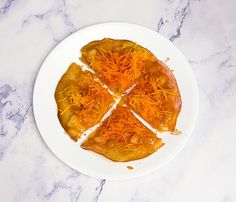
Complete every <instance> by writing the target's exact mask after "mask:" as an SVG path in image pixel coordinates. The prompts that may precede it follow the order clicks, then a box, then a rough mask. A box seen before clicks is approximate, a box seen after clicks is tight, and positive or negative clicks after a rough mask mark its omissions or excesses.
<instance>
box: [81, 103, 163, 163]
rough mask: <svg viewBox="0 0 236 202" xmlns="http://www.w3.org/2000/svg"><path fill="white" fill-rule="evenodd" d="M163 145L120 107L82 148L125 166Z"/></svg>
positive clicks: (124, 108)
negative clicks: (127, 162)
mask: <svg viewBox="0 0 236 202" xmlns="http://www.w3.org/2000/svg"><path fill="white" fill-rule="evenodd" d="M163 145H164V144H163V142H162V140H161V139H160V138H158V137H157V136H156V134H154V133H153V132H152V131H151V130H149V129H148V128H147V127H146V126H144V125H143V124H142V123H141V122H140V121H139V120H138V119H137V118H136V117H135V116H134V115H133V114H132V113H131V112H130V111H129V110H128V109H127V108H126V107H123V106H120V105H118V106H117V108H116V109H115V110H114V111H113V112H112V114H111V115H110V116H109V117H108V118H107V119H106V120H105V121H104V122H103V123H102V125H101V126H100V127H99V128H98V129H97V130H95V132H93V133H92V134H90V135H89V137H88V139H87V140H86V141H85V142H84V143H83V144H82V145H81V147H82V148H83V149H87V150H91V151H94V152H96V153H98V154H101V155H103V156H105V157H107V158H109V159H111V160H113V161H119V162H123V161H132V160H137V159H141V158H144V157H146V156H149V155H150V154H152V153H153V152H155V151H156V150H158V149H159V148H160V147H161V146H163Z"/></svg>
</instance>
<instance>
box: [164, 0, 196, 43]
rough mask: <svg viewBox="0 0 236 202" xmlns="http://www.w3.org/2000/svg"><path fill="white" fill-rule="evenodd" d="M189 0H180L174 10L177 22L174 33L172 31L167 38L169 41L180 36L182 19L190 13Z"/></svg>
mask: <svg viewBox="0 0 236 202" xmlns="http://www.w3.org/2000/svg"><path fill="white" fill-rule="evenodd" d="M190 12H191V9H190V0H187V1H186V0H182V1H180V4H179V6H178V7H177V8H176V11H175V16H174V18H175V21H176V23H177V28H176V33H173V34H172V35H171V36H170V37H169V39H170V41H172V42H173V41H174V40H176V39H177V38H179V37H180V36H181V29H182V27H183V24H184V21H185V20H186V17H187V16H188V15H189V14H190Z"/></svg>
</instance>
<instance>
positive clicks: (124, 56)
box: [81, 38, 156, 95]
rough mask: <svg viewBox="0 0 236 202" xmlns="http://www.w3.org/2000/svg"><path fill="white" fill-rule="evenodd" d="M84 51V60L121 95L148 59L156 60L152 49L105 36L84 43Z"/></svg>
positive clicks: (134, 79) (134, 80) (137, 75)
mask: <svg viewBox="0 0 236 202" xmlns="http://www.w3.org/2000/svg"><path fill="white" fill-rule="evenodd" d="M81 52H82V57H81V61H82V62H84V63H85V64H87V65H88V66H89V67H90V68H92V69H93V70H94V71H95V72H96V74H97V76H98V77H99V78H100V80H101V81H102V82H103V83H104V84H106V85H107V86H108V87H109V89H110V90H111V91H113V92H114V93H115V94H117V95H120V94H122V93H124V92H125V91H126V90H127V89H128V88H129V87H131V86H132V85H133V84H134V83H135V82H136V81H137V80H138V78H139V77H140V75H141V72H142V68H143V65H144V64H145V62H146V61H147V60H148V61H155V60H156V57H155V56H154V55H153V54H152V53H151V52H150V51H149V50H147V49H145V48H143V47H142V46H140V45H138V44H136V43H134V42H132V41H128V40H117V39H109V38H105V39H103V40H100V41H92V42H90V43H89V44H87V45H85V46H84V47H82V49H81Z"/></svg>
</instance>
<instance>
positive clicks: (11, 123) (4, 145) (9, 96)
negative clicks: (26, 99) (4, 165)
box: [0, 84, 31, 160]
mask: <svg viewBox="0 0 236 202" xmlns="http://www.w3.org/2000/svg"><path fill="white" fill-rule="evenodd" d="M16 93H17V91H16V90H15V89H14V88H12V87H11V86H10V85H8V84H5V85H3V86H0V121H1V122H0V140H1V141H0V160H2V159H3V157H4V155H5V153H6V151H7V149H8V147H9V146H10V144H11V142H12V141H13V140H14V138H15V137H16V136H17V134H18V133H19V131H20V129H21V127H22V124H23V123H24V121H25V119H26V117H27V115H28V113H29V110H30V108H31V105H30V106H29V107H28V108H27V109H26V111H24V110H23V109H22V108H19V103H17V100H18V95H17V94H16ZM14 128H15V129H14Z"/></svg>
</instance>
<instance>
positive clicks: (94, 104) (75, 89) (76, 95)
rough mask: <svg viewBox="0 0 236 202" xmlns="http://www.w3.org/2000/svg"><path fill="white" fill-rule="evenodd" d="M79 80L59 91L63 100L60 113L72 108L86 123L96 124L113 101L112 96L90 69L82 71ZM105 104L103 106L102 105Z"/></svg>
mask: <svg viewBox="0 0 236 202" xmlns="http://www.w3.org/2000/svg"><path fill="white" fill-rule="evenodd" d="M78 79H79V81H78V82H76V83H75V82H72V83H71V84H70V85H69V86H68V87H65V88H64V89H63V90H62V91H61V92H58V95H59V96H60V99H58V100H57V102H58V103H60V102H62V105H61V108H59V114H60V116H62V115H63V114H65V113H66V112H67V111H68V110H72V111H73V112H74V113H75V114H76V116H77V117H78V118H79V119H80V120H81V122H82V123H83V124H85V125H88V127H89V126H91V125H94V124H96V123H97V122H98V121H99V120H100V119H101V118H102V116H103V115H104V114H105V113H106V112H107V110H108V108H109V107H110V105H111V104H112V103H113V99H112V96H111V95H110V94H109V93H108V92H107V90H106V89H104V88H103V87H102V86H100V85H99V83H97V82H96V81H95V80H94V78H93V76H92V74H91V73H90V72H88V71H84V72H82V73H81V75H80V78H78ZM102 105H103V106H102Z"/></svg>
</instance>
